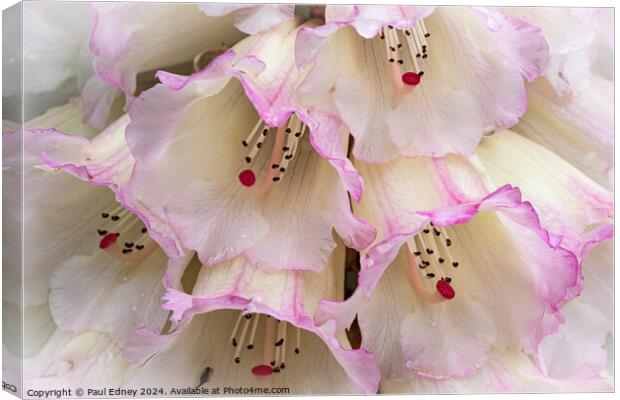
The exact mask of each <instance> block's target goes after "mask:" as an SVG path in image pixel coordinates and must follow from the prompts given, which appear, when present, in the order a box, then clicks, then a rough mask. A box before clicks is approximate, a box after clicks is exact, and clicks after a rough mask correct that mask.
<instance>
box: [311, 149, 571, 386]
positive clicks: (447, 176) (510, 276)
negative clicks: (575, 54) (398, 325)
mask: <svg viewBox="0 0 620 400" xmlns="http://www.w3.org/2000/svg"><path fill="white" fill-rule="evenodd" d="M455 160H457V158H456V157H454V158H451V161H450V164H452V167H451V168H452V171H450V169H447V170H444V169H445V168H440V167H438V166H440V165H441V164H439V162H438V161H437V160H425V159H420V160H417V159H416V160H402V161H401V160H398V162H396V161H394V162H392V163H390V164H388V165H386V166H379V165H366V164H360V163H358V168H359V170H360V172H361V173H362V176H363V177H364V179H365V180H366V181H367V182H369V184H372V185H373V186H372V189H371V190H368V193H367V196H365V197H364V198H363V199H362V202H360V205H359V206H355V205H354V209H355V210H356V214H357V215H359V216H361V217H363V218H366V219H368V220H369V221H371V222H372V223H373V224H374V225H375V226H377V228H379V236H378V237H379V241H378V242H377V243H376V244H375V245H373V246H372V247H371V248H370V249H369V250H368V252H367V253H366V254H364V255H363V257H362V259H361V264H362V270H361V272H360V275H359V287H358V289H357V292H361V293H362V294H360V293H357V292H356V294H354V295H353V296H352V297H351V298H349V299H348V300H347V301H346V302H344V303H334V302H322V304H321V306H320V308H319V310H318V311H317V313H316V315H315V319H317V322H319V323H320V322H323V321H328V320H330V319H334V320H336V321H337V322H339V323H340V325H341V326H347V325H346V324H347V323H350V322H351V321H352V319H353V317H354V316H355V313H356V312H357V313H358V320H359V323H360V327H361V329H362V336H363V337H365V338H367V339H365V340H364V343H367V345H370V346H376V348H369V350H370V351H373V352H375V353H378V352H385V354H380V355H378V359H379V360H385V359H387V358H388V357H387V356H386V354H391V352H392V350H387V349H388V348H389V345H387V344H386V343H393V342H394V341H395V340H397V339H395V338H394V337H392V338H391V339H387V338H386V335H387V334H386V333H385V332H386V331H385V330H384V329H385V326H383V325H381V323H380V322H379V321H380V318H379V317H378V315H374V316H373V315H372V314H371V313H372V311H360V310H364V309H365V308H366V307H369V308H370V310H374V311H375V312H377V310H378V309H381V306H380V305H378V303H375V302H379V303H380V302H381V301H383V300H382V298H384V297H385V296H388V294H387V293H390V292H391V291H392V292H393V290H392V288H387V289H385V285H384V289H383V290H381V291H380V292H379V293H378V294H376V291H377V290H378V287H375V286H376V285H377V284H378V282H380V278H381V277H382V275H383V274H384V271H385V270H386V268H388V266H390V265H391V267H390V268H397V265H395V264H396V262H395V261H394V260H395V259H396V260H400V261H399V262H400V263H401V264H402V263H403V262H406V261H403V260H405V257H400V258H397V254H398V253H399V250H401V246H402V245H403V244H404V243H405V242H406V241H408V240H410V239H411V238H412V237H413V236H414V235H416V234H418V233H419V232H420V231H421V229H422V228H423V227H424V226H425V225H427V223H428V220H425V218H426V217H428V218H429V219H430V221H431V222H433V223H434V224H435V226H436V227H444V228H443V229H444V230H446V232H447V233H446V234H447V235H448V237H449V238H450V239H451V240H452V247H451V248H450V253H451V257H452V258H453V259H454V260H455V261H458V262H459V263H460V265H459V268H458V269H456V268H452V267H451V266H447V267H441V268H439V269H438V270H437V271H435V270H433V271H430V270H424V273H423V275H425V274H426V273H428V272H429V271H430V272H433V273H434V274H433V275H432V277H434V276H435V274H440V275H439V276H438V277H437V279H438V278H439V277H444V276H447V277H450V278H452V282H451V283H450V284H451V286H452V287H453V288H454V290H455V292H456V298H455V299H453V300H450V301H449V302H447V303H445V304H440V305H429V304H427V303H424V302H422V300H421V299H418V300H417V301H419V303H415V300H413V299H416V290H417V289H414V287H409V296H408V298H407V300H406V301H408V302H414V304H418V307H415V309H414V311H413V312H412V314H411V315H412V316H411V317H407V318H404V321H405V322H403V324H414V323H415V324H416V325H417V326H420V324H422V325H424V324H423V322H424V323H428V324H427V325H428V326H427V329H424V330H423V331H424V332H429V334H428V335H427V334H422V335H420V334H415V335H414V334H413V333H410V334H409V335H407V334H406V332H407V331H408V329H406V328H402V329H403V330H402V331H401V330H400V329H399V330H397V331H392V335H395V333H394V332H401V334H402V335H403V336H402V340H403V345H402V346H403V347H402V348H403V354H404V356H405V357H406V358H405V359H406V361H407V365H408V366H409V367H410V368H411V370H412V371H413V372H414V373H415V374H418V375H420V376H429V377H434V378H446V377H449V376H468V375H472V374H474V373H475V372H476V369H477V368H478V367H479V366H480V365H482V364H483V363H484V360H485V359H486V353H487V352H488V351H489V350H490V349H491V348H492V346H501V347H508V346H515V345H518V346H520V347H522V348H525V349H526V350H527V351H529V352H535V351H536V349H537V346H538V343H539V342H540V340H541V339H542V338H543V337H544V336H546V335H547V334H549V333H550V332H552V331H553V330H555V329H557V324H558V320H557V317H556V314H557V311H558V308H559V306H560V305H561V304H562V302H563V301H564V300H565V299H566V298H568V297H569V296H570V295H571V293H570V290H571V289H572V288H574V287H576V286H577V285H578V274H579V262H578V259H577V257H576V256H575V254H573V253H571V252H570V251H568V250H566V249H564V248H561V247H559V246H558V238H557V237H556V236H554V235H552V234H550V233H549V232H547V231H546V230H544V229H543V228H542V227H541V224H540V220H539V217H538V216H537V214H536V212H535V211H534V209H533V208H532V206H531V205H530V204H529V203H528V202H524V201H523V200H522V199H521V194H520V192H519V190H518V189H516V188H512V187H509V186H504V187H502V188H500V189H498V190H497V191H495V192H493V193H491V194H489V195H486V196H484V197H482V199H480V198H479V200H475V201H474V200H472V199H471V196H472V189H473V191H475V192H477V193H484V192H485V190H484V186H481V183H482V182H481V181H480V180H476V179H475V175H474V174H472V173H473V169H472V168H471V166H468V165H467V163H463V162H462V161H461V162H456V161H455ZM414 164H415V167H414ZM459 171H460V172H459ZM472 175H473V176H472ZM461 176H464V177H469V179H465V180H458V179H459V178H460V177H461ZM405 182H409V183H407V184H406V183H405ZM465 182H471V183H472V186H471V187H470V186H464V185H463V186H464V187H463V189H466V190H465V193H463V192H462V190H461V189H460V188H459V185H458V183H461V184H463V183H465ZM444 188H445V189H444ZM442 189H444V190H443V193H442ZM424 206H426V208H427V209H428V208H430V209H434V211H429V212H425V211H424V212H423V211H417V212H416V210H422V209H424V208H425V207H424ZM419 234H420V235H422V233H419ZM429 257H430V256H429ZM437 265H441V264H437ZM399 268H405V267H404V266H402V265H401V266H400V267H399ZM446 268H447V269H446ZM474 270H475V272H474ZM423 279H426V278H425V277H423ZM395 281H397V280H395V279H392V280H391V281H389V282H395ZM382 293H383V294H382ZM390 296H392V297H394V296H395V295H390ZM459 296H461V300H458V299H459ZM364 297H366V299H364ZM400 297H401V298H404V296H402V295H401V296H400ZM515 298H518V299H520V300H519V302H515V301H514V299H515ZM489 299H493V300H492V301H490V300H489ZM401 301H402V300H401ZM373 303H375V304H374V306H373V305H372V304H373ZM461 307H462V308H461ZM425 310H430V311H425ZM467 316H469V317H467ZM461 318H462V319H461ZM407 321H408V322H407ZM433 321H434V322H435V323H436V324H437V325H439V322H440V321H442V322H443V323H445V324H446V325H445V326H444V327H443V328H442V329H440V328H437V329H433V328H434V327H433V326H432V322H433ZM448 321H450V322H448ZM481 321H486V322H485V323H484V324H483V323H482V322H481ZM450 323H452V327H451V328H450V327H449V325H450ZM468 324H469V325H468ZM476 324H479V326H478V328H479V329H480V331H479V332H478V335H471V334H469V333H467V330H468V329H469V330H470V331H473V330H475V329H476V328H475V325H476ZM483 327H484V328H483ZM457 328H458V329H463V332H462V334H459V335H458V337H459V338H460V340H456V339H455V338H453V337H451V336H450V335H451V334H453V333H454V331H455V329H457ZM431 332H432V333H431ZM375 335H376V336H377V339H374V338H373V339H368V337H374V336H375ZM472 337H473V338H475V340H471V339H472ZM398 340H400V336H398ZM433 341H434V342H433ZM432 343H435V344H436V345H433V344H432ZM437 343H441V346H440V345H438V344H437ZM448 343H453V345H448ZM365 346H366V345H365ZM451 346H454V347H451ZM426 348H442V349H445V350H444V351H445V354H446V356H445V358H442V357H439V356H437V354H435V353H433V354H432V355H431V354H430V353H425V352H423V350H422V349H426ZM449 355H450V356H451V357H450V356H449ZM396 360H398V359H396ZM381 366H382V368H384V373H387V374H388V376H390V377H392V379H394V378H396V377H401V378H402V369H401V370H400V371H399V367H400V368H402V365H400V366H399V365H394V364H391V363H389V362H382V365H381Z"/></svg>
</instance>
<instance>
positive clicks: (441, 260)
mask: <svg viewBox="0 0 620 400" xmlns="http://www.w3.org/2000/svg"><path fill="white" fill-rule="evenodd" d="M437 261H439V263H440V264H442V263H443V262H444V261H445V260H444V259H443V258H441V257H439V259H438V260H437Z"/></svg>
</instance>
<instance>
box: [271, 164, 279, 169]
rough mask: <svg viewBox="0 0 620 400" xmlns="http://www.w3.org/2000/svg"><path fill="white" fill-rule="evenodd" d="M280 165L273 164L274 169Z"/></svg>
mask: <svg viewBox="0 0 620 400" xmlns="http://www.w3.org/2000/svg"><path fill="white" fill-rule="evenodd" d="M278 167H279V165H278V164H273V165H272V166H271V168H273V169H277V168H278Z"/></svg>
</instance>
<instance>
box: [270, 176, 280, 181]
mask: <svg viewBox="0 0 620 400" xmlns="http://www.w3.org/2000/svg"><path fill="white" fill-rule="evenodd" d="M279 180H280V177H279V176H274V177H273V179H272V181H274V182H277V181H279Z"/></svg>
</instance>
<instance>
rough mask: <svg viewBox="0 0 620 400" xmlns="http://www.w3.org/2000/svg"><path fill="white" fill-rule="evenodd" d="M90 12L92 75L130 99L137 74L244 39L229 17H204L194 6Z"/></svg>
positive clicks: (112, 8)
mask: <svg viewBox="0 0 620 400" xmlns="http://www.w3.org/2000/svg"><path fill="white" fill-rule="evenodd" d="M91 11H92V13H91V14H92V26H93V28H92V32H91V38H90V50H91V52H92V53H93V54H94V55H95V60H94V67H95V71H96V72H97V74H98V75H99V76H100V77H101V78H102V79H103V80H104V81H106V82H107V83H108V84H109V85H111V86H114V87H117V88H119V89H121V90H123V91H124V92H125V94H126V95H127V96H128V97H129V98H131V97H132V96H133V95H134V91H135V89H136V75H137V74H138V73H139V72H142V71H148V70H152V69H156V68H162V67H166V66H171V65H175V64H179V63H181V62H185V61H187V60H188V59H192V58H193V57H194V56H195V55H197V54H198V53H200V52H202V51H204V50H219V48H220V46H221V43H220V42H222V41H224V42H227V43H228V45H229V46H230V45H232V44H234V43H236V42H237V41H238V40H239V39H241V37H242V34H241V33H240V32H238V31H236V30H235V29H234V27H232V25H231V24H230V20H231V19H232V18H231V17H219V18H214V17H208V16H206V15H205V14H204V13H203V12H201V11H200V10H199V9H198V7H197V6H196V5H193V4H96V5H93V6H92V7H91ZM136 14H139V15H140V16H141V18H140V19H139V20H138V19H136V18H135V15H136ZM178 43H183V46H179V45H178Z"/></svg>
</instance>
